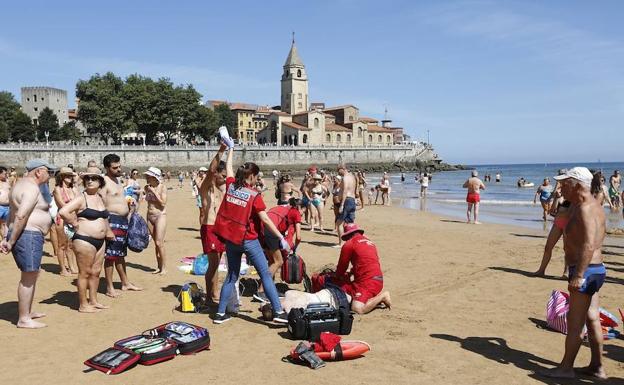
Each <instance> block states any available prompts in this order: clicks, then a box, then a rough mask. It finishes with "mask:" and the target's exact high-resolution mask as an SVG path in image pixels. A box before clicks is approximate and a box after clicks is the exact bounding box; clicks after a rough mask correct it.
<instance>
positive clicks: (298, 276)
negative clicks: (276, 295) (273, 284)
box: [281, 252, 306, 283]
mask: <svg viewBox="0 0 624 385" xmlns="http://www.w3.org/2000/svg"><path fill="white" fill-rule="evenodd" d="M305 275H306V265H305V262H304V261H303V258H301V256H299V255H297V254H296V253H295V252H292V253H290V254H288V256H286V258H285V260H284V263H283V264H282V270H281V277H282V281H284V282H285V283H301V281H303V277H304V276H305Z"/></svg>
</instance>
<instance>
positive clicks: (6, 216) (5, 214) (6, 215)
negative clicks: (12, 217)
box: [0, 206, 9, 222]
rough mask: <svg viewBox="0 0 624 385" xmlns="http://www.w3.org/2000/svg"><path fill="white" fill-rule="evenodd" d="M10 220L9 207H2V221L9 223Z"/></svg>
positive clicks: (0, 210) (0, 216)
mask: <svg viewBox="0 0 624 385" xmlns="http://www.w3.org/2000/svg"><path fill="white" fill-rule="evenodd" d="M8 219H9V206H0V221H5V222H6V221H7V220H8Z"/></svg>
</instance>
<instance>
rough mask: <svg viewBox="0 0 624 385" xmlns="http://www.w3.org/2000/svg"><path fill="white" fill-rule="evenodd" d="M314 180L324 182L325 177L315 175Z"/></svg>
mask: <svg viewBox="0 0 624 385" xmlns="http://www.w3.org/2000/svg"><path fill="white" fill-rule="evenodd" d="M312 179H314V180H323V177H322V176H320V175H319V174H315V175H314V177H313V178H312Z"/></svg>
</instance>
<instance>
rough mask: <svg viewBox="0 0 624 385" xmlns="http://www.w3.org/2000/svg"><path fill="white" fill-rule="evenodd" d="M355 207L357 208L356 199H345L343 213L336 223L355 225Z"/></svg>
mask: <svg viewBox="0 0 624 385" xmlns="http://www.w3.org/2000/svg"><path fill="white" fill-rule="evenodd" d="M355 207H356V203H355V198H353V197H347V198H345V202H344V206H343V208H342V212H341V213H340V214H339V215H338V216H337V217H336V222H337V221H343V222H344V223H354V222H355Z"/></svg>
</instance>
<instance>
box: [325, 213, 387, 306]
mask: <svg viewBox="0 0 624 385" xmlns="http://www.w3.org/2000/svg"><path fill="white" fill-rule="evenodd" d="M342 240H343V241H345V243H344V244H343V245H342V249H341V250H340V259H339V260H338V266H336V274H335V276H334V278H332V281H333V282H334V283H336V284H338V285H339V286H340V288H341V289H342V290H343V291H344V292H345V293H347V294H348V295H350V296H351V298H352V303H351V309H352V310H353V311H355V312H357V313H360V314H364V313H368V312H369V311H371V310H373V309H374V308H375V307H377V305H379V304H380V303H384V304H385V305H386V307H390V294H389V293H388V292H387V291H385V292H383V293H382V290H383V273H382V271H381V265H380V264H379V254H378V253H377V247H376V246H375V244H374V243H373V242H372V241H371V240H369V239H368V238H367V237H365V236H364V230H362V229H360V227H359V226H358V225H357V224H355V223H345V224H344V234H343V235H342ZM349 264H351V266H352V268H351V270H350V271H349V272H347V268H348V267H349Z"/></svg>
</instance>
